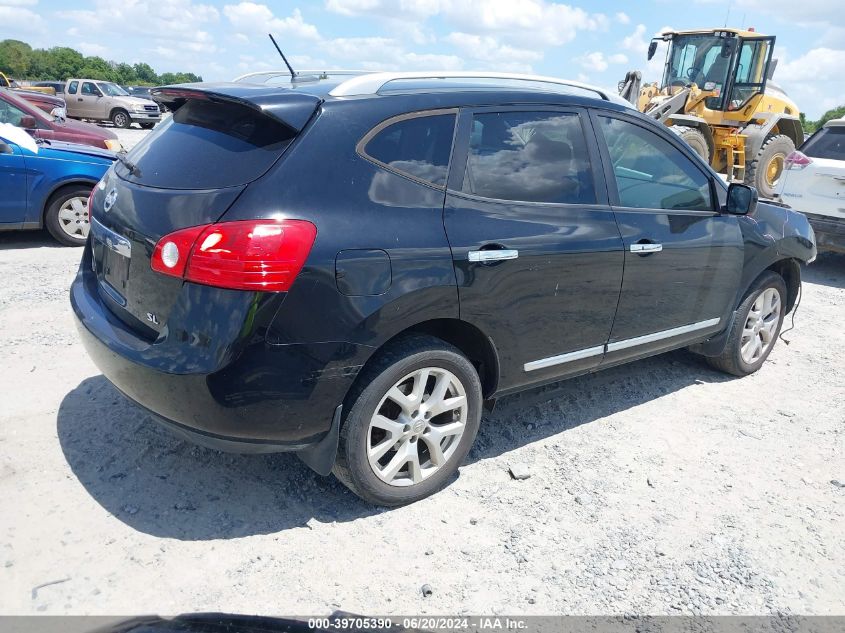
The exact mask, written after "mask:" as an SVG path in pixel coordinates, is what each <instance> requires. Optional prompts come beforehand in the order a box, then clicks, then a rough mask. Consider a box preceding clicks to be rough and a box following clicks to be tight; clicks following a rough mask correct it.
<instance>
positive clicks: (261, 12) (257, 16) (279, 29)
mask: <svg viewBox="0 0 845 633" xmlns="http://www.w3.org/2000/svg"><path fill="white" fill-rule="evenodd" d="M223 14H224V15H225V16H226V17H227V18H228V20H229V22H231V23H232V26H234V27H235V29H237V31H238V32H239V33H273V34H274V35H275V36H278V37H285V36H293V37H299V38H302V39H311V40H316V39H319V37H320V34H319V33H318V32H317V27H316V26H314V25H313V24H309V23H308V22H306V21H305V20H304V19H303V18H302V13H301V12H300V10H299V9H294V10H293V13H291V15H290V17H287V18H277V17H275V16H274V15H273V12H272V11H271V10H270V7H268V6H267V5H266V4H256V3H255V2H241V3H239V4H227V5H226V6H224V7H223Z"/></svg>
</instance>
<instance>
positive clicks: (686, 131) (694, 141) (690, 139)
mask: <svg viewBox="0 0 845 633" xmlns="http://www.w3.org/2000/svg"><path fill="white" fill-rule="evenodd" d="M672 131H673V132H674V133H675V134H677V135H678V136H680V137H681V138H682V139H684V140H685V141H686V142H687V145H689V146H690V147H691V148H692V150H693V151H694V152H695V153H696V154H698V155H699V156H701V157H702V158H703V159H704V162H706V163H707V164H708V165H709V164H710V146H709V145H708V144H707V139H706V138H705V136H704V134H703V133H702V132H701V130H699V129H697V128H694V127H689V126H686V125H673V126H672Z"/></svg>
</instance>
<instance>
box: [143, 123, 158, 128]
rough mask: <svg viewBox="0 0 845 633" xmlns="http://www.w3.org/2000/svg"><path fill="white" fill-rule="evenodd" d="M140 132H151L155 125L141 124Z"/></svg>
mask: <svg viewBox="0 0 845 633" xmlns="http://www.w3.org/2000/svg"><path fill="white" fill-rule="evenodd" d="M140 125H141V129H142V130H152V129H153V128H154V127H155V123H141V124H140Z"/></svg>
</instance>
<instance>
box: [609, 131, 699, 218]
mask: <svg viewBox="0 0 845 633" xmlns="http://www.w3.org/2000/svg"><path fill="white" fill-rule="evenodd" d="M599 121H600V122H601V126H600V127H601V131H602V134H603V135H604V139H605V142H606V143H607V149H608V152H609V153H610V161H611V164H612V165H613V174H614V176H615V177H616V187H617V189H618V191H619V204H620V205H622V206H623V207H634V208H637V209H679V210H680V209H688V210H695V211H712V210H713V201H712V196H711V192H710V180H709V178H708V177H707V176H706V175H705V174H704V172H702V171H701V170H700V169H698V167H696V165H695V164H694V163H693V162H692V161H691V160H690V159H689V158H687V157H686V156H685V155H684V154H683V152H681V151H680V150H679V149H678V148H676V147H675V146H674V145H672V144H671V143H669V142H668V141H666V140H665V139H663V138H661V137H660V136H658V135H657V134H655V133H654V132H651V131H649V130H647V129H645V128H643V127H640V126H639V125H634V124H633V123H628V122H627V121H622V120H621V119H612V118H610V117H604V116H600V117H599Z"/></svg>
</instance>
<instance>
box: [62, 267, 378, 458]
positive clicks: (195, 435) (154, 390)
mask: <svg viewBox="0 0 845 633" xmlns="http://www.w3.org/2000/svg"><path fill="white" fill-rule="evenodd" d="M83 261H84V260H83ZM84 269H85V266H83V267H82V269H81V270H80V272H79V273H78V274H77V277H76V279H75V280H74V282H73V284H72V286H71V292H70V299H71V305H72V307H73V312H74V316H75V321H76V325H77V329H78V330H79V334H80V337H81V339H82V343H83V345H84V346H85V349H86V351H87V352H88V354H89V356H90V357H91V359H92V360H93V361H94V363H95V364H96V365H97V367H98V368H99V369H100V371H102V373H103V375H104V376H105V377H106V378H107V379H108V380H109V381H110V382H111V383H112V384H113V385H114V386H115V387H116V388H117V389H118V390H119V391H121V392H122V393H123V394H124V395H126V396H127V397H128V398H129V399H130V400H132V401H134V402H135V403H137V404H138V405H140V406H141V407H143V408H144V409H146V410H147V411H149V412H150V413H152V414H153V416H154V418H155V419H156V420H157V421H158V422H159V423H161V424H163V425H164V426H166V427H168V428H169V429H170V430H171V431H173V432H175V433H176V434H178V435H180V436H182V437H184V438H186V439H188V440H190V441H192V442H194V443H196V444H200V445H204V446H209V447H212V448H215V449H219V450H225V451H229V452H239V453H269V452H281V451H300V450H303V449H308V448H309V447H314V446H316V445H318V444H319V443H320V442H321V440H323V439H324V438H326V436H327V435H328V434H329V431H330V430H331V428H332V421H333V417H334V415H335V412H336V409H337V407H338V406H339V405H340V404H341V403H342V402H343V399H344V397H345V395H346V392H347V391H348V389H349V387H350V386H351V385H352V382H353V380H354V379H355V376H356V375H357V373H358V370H359V369H360V363H361V362H363V361H360V362H359V358H361V357H362V356H365V355H366V354H367V350H366V349H359V348H358V347H357V346H352V345H348V344H345V343H318V344H303V345H268V344H267V343H266V342H264V341H263V340H261V341H258V342H255V343H252V344H250V345H248V346H246V347H245V348H244V349H243V350H242V352H241V353H240V354H239V355H238V356H237V357H235V358H234V359H232V360H231V361H229V362H227V364H226V365H225V366H223V367H219V368H216V369H215V370H214V371H212V372H210V373H191V371H190V370H191V366H190V363H186V366H184V367H181V366H180V365H179V363H180V356H181V357H185V356H186V355H180V353H179V350H178V345H176V344H170V345H167V344H166V343H164V342H156V343H147V342H145V341H143V340H141V339H139V338H138V337H137V336H136V335H135V334H134V333H133V332H132V331H131V330H129V329H128V328H127V327H126V326H125V325H124V324H123V323H122V322H121V321H120V320H118V319H117V318H116V317H115V316H114V315H113V314H112V313H111V312H110V310H109V309H108V308H107V307H106V306H105V305H104V304H103V303H102V300H101V299H100V297H99V295H98V293H97V291H96V284H97V283H98V282H97V280H96V278H95V277H94V275H93V273H91V272H90V271H86V270H84ZM184 344H185V345H188V344H190V343H189V342H187V343H184ZM209 353H212V350H209ZM165 368H166V369H165Z"/></svg>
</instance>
